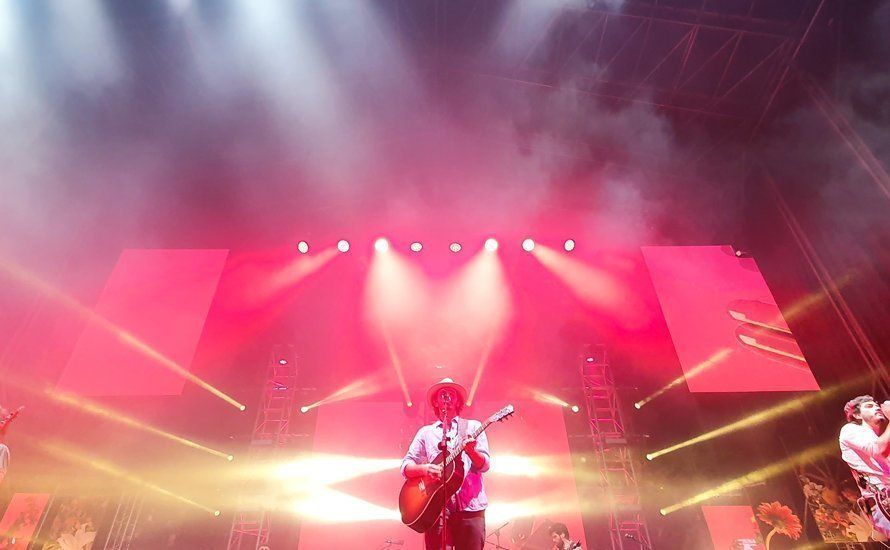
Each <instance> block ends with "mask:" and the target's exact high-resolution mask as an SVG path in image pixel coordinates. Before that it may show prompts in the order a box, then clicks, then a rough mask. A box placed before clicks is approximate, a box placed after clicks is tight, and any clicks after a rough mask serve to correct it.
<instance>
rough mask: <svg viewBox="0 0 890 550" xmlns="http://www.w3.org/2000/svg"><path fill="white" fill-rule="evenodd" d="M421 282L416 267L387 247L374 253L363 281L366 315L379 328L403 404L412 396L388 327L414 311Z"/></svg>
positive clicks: (404, 320)
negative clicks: (365, 280) (364, 281)
mask: <svg viewBox="0 0 890 550" xmlns="http://www.w3.org/2000/svg"><path fill="white" fill-rule="evenodd" d="M423 282H424V281H423V276H422V274H421V273H420V272H419V270H418V268H417V266H415V265H412V264H411V263H410V262H408V261H407V260H405V259H404V258H403V257H402V256H401V255H400V254H397V253H394V252H393V251H392V250H391V249H390V248H387V250H386V251H385V252H379V251H378V252H377V253H376V254H374V256H373V259H372V260H371V266H370V268H369V270H368V279H367V282H366V284H365V303H366V304H367V308H368V309H367V315H368V318H369V320H370V321H372V322H374V323H375V324H376V325H377V326H378V327H379V329H380V333H381V334H382V336H383V341H384V343H385V344H386V349H387V351H388V353H389V356H390V360H391V362H392V366H393V369H395V372H396V378H398V381H399V386H400V387H401V389H402V395H403V397H404V398H405V403H406V404H408V403H411V396H410V394H409V391H408V383H407V381H406V380H405V373H404V371H403V369H402V362H401V361H400V360H399V357H398V354H397V353H396V348H395V344H394V342H393V339H392V334H391V329H390V327H391V325H393V324H402V323H404V322H406V320H407V319H410V318H411V317H413V316H414V314H416V313H417V308H418V302H419V301H418V300H417V299H416V297H417V296H422V295H423V293H424V292H425V289H424V284H423Z"/></svg>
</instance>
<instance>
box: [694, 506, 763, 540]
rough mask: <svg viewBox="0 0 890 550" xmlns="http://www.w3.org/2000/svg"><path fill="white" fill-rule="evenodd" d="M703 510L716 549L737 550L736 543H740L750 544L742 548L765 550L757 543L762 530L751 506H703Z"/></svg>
mask: <svg viewBox="0 0 890 550" xmlns="http://www.w3.org/2000/svg"><path fill="white" fill-rule="evenodd" d="M701 509H702V513H703V514H704V516H705V522H706V523H707V524H708V531H710V533H711V541H712V542H713V543H714V548H736V545H735V543H736V541H740V542H743V543H746V544H748V546H740V548H750V549H751V550H755V549H760V550H762V549H763V545H762V544H757V543H756V540H757V538H758V537H759V535H760V529H758V527H757V523H755V521H754V509H753V508H751V507H750V506H702V507H701Z"/></svg>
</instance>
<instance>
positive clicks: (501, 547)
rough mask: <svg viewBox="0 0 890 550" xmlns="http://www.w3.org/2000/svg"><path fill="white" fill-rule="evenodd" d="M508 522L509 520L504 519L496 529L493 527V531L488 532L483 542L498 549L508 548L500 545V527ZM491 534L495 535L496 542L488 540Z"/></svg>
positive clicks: (506, 549) (505, 549)
mask: <svg viewBox="0 0 890 550" xmlns="http://www.w3.org/2000/svg"><path fill="white" fill-rule="evenodd" d="M509 523H510V522H509V521H506V522H504V524H503V525H501V526H500V527H498V528H497V529H495V530H494V531H492V532H491V533H489V534H488V535H487V536H486V537H485V544H490V545H492V546H494V547H495V548H498V549H499V550H509V549H508V548H507V547H506V546H501V529H503V528H504V527H506V526H507V525H508V524H509ZM492 535H494V536H495V537H497V542H491V541H490V540H488V539H489V538H490V537H491V536H492Z"/></svg>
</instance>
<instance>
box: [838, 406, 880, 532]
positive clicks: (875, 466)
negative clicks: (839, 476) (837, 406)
mask: <svg viewBox="0 0 890 550" xmlns="http://www.w3.org/2000/svg"><path fill="white" fill-rule="evenodd" d="M844 415H845V416H846V418H847V423H846V424H844V427H843V428H841V433H840V436H839V437H838V441H839V443H840V447H841V458H843V459H844V462H846V463H847V465H849V466H850V469H851V470H852V471H853V477H854V478H855V479H856V482H857V484H858V485H859V489H860V491H861V492H862V500H861V503H862V505H863V508H864V509H865V510H866V512H868V513H869V515H871V518H872V522H873V523H874V528H875V530H876V531H878V532H879V533H881V534H883V535H886V536H890V510H888V507H890V459H888V455H890V430H888V429H887V419H888V417H890V401H884V403H882V404H880V405H879V404H878V402H877V401H875V399H874V397H872V396H870V395H860V396H859V397H854V398H853V399H851V400H850V401H848V402H847V404H846V405H844Z"/></svg>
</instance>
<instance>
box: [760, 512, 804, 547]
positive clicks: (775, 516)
mask: <svg viewBox="0 0 890 550" xmlns="http://www.w3.org/2000/svg"><path fill="white" fill-rule="evenodd" d="M757 519H759V520H760V521H762V522H763V523H765V524H767V525H769V526H770V527H772V530H771V531H770V532H769V533H768V534H767V535H766V541H765V544H766V550H769V544H770V541H771V540H772V538H773V537H774V536H775V535H776V533H778V534H780V535H785V536H787V537H788V538H790V539H792V540H797V539H798V538H800V534H801V532H802V531H803V525H801V523H800V518H798V517H797V516H796V515H795V514H794V512H792V511H791V508H789V507H787V506H784V505H782V504H779V503H778V502H763V503H761V504H760V506H758V507H757Z"/></svg>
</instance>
